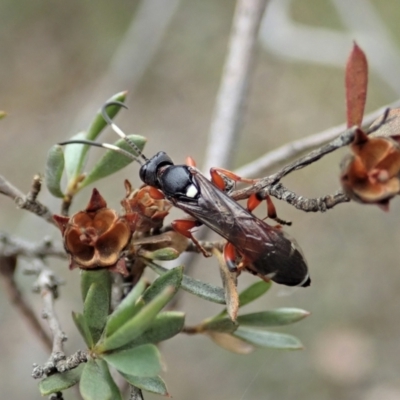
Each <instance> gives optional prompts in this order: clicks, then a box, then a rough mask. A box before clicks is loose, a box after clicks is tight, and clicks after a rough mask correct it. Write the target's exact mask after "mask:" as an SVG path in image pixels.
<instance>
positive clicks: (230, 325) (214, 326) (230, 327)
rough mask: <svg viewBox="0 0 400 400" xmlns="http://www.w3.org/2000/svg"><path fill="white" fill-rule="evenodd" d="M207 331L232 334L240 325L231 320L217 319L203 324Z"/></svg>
mask: <svg viewBox="0 0 400 400" xmlns="http://www.w3.org/2000/svg"><path fill="white" fill-rule="evenodd" d="M202 327H203V328H204V330H206V331H215V332H225V333H232V332H234V331H235V330H236V329H237V328H238V324H237V323H235V322H233V321H232V320H231V319H230V318H217V319H212V320H210V321H207V322H206V323H204V324H202Z"/></svg>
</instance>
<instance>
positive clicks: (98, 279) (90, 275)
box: [81, 269, 111, 301]
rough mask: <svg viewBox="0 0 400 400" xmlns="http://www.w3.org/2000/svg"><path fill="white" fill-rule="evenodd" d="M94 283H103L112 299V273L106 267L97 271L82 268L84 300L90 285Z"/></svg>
mask: <svg viewBox="0 0 400 400" xmlns="http://www.w3.org/2000/svg"><path fill="white" fill-rule="evenodd" d="M93 283H98V284H100V285H103V286H104V288H105V289H106V291H107V293H108V298H109V299H111V274H110V273H109V272H108V271H107V270H106V269H99V270H96V271H90V270H81V293H82V300H83V301H85V299H86V295H87V293H88V291H89V288H90V286H91V285H92V284H93Z"/></svg>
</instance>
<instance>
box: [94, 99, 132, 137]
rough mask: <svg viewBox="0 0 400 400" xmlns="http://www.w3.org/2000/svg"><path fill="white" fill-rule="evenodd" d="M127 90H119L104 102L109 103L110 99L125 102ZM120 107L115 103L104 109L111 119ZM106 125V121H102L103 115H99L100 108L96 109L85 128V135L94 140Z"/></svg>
mask: <svg viewBox="0 0 400 400" xmlns="http://www.w3.org/2000/svg"><path fill="white" fill-rule="evenodd" d="M127 93H128V92H120V93H117V94H115V95H114V96H112V97H110V98H109V99H108V100H107V101H106V103H109V102H111V101H119V102H121V103H123V102H125V99H126V95H127ZM120 109H121V106H118V105H115V106H109V107H107V109H106V112H107V114H108V116H109V117H110V119H113V118H114V117H115V116H116V115H117V113H118V112H119V110H120ZM106 126H107V122H106V121H104V118H103V116H102V115H101V109H100V110H99V111H97V114H96V116H95V117H94V119H93V121H92V123H91V124H90V126H89V129H88V130H87V135H86V138H87V139H88V140H96V138H97V136H99V134H100V133H101V131H102V130H103V129H104V128H105V127H106Z"/></svg>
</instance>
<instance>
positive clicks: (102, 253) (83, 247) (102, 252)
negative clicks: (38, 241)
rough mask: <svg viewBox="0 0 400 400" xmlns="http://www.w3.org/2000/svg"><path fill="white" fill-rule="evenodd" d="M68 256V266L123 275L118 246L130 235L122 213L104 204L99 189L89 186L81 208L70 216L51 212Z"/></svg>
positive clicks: (123, 245) (124, 244)
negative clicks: (84, 206) (87, 199)
mask: <svg viewBox="0 0 400 400" xmlns="http://www.w3.org/2000/svg"><path fill="white" fill-rule="evenodd" d="M54 220H55V221H56V222H57V224H58V226H59V228H60V230H61V233H62V235H63V239H64V246H65V249H66V251H67V252H68V254H69V256H70V268H71V269H73V268H76V267H78V268H82V269H94V268H108V269H110V270H111V271H115V272H119V273H121V274H123V275H127V274H128V271H127V269H126V265H125V260H124V258H123V257H122V250H123V249H124V248H125V247H126V246H127V245H128V243H129V241H130V238H131V236H132V232H131V229H130V227H129V224H128V222H127V221H126V219H125V217H120V216H119V215H118V214H117V213H116V211H114V210H112V209H110V208H107V204H106V202H105V200H104V199H103V197H102V196H101V195H100V193H99V192H98V191H97V190H96V189H93V193H92V197H91V199H90V201H89V204H88V205H87V207H86V209H85V210H84V211H80V212H78V213H76V214H74V215H73V216H72V217H70V218H68V217H63V216H60V215H54Z"/></svg>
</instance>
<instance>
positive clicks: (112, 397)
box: [79, 359, 122, 400]
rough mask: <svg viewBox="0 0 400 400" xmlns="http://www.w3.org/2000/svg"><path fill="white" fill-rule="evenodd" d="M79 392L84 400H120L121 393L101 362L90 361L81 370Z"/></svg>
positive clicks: (105, 364) (105, 365)
mask: <svg viewBox="0 0 400 400" xmlns="http://www.w3.org/2000/svg"><path fill="white" fill-rule="evenodd" d="M79 391H80V393H81V395H82V397H83V399H84V400H122V396H121V393H120V391H119V389H118V387H117V385H116V384H115V382H114V380H113V379H112V377H111V375H110V371H109V369H108V366H107V363H106V362H105V361H103V360H99V359H97V360H90V361H88V362H87V363H86V365H85V367H84V368H83V372H82V376H81V380H80V384H79Z"/></svg>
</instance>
